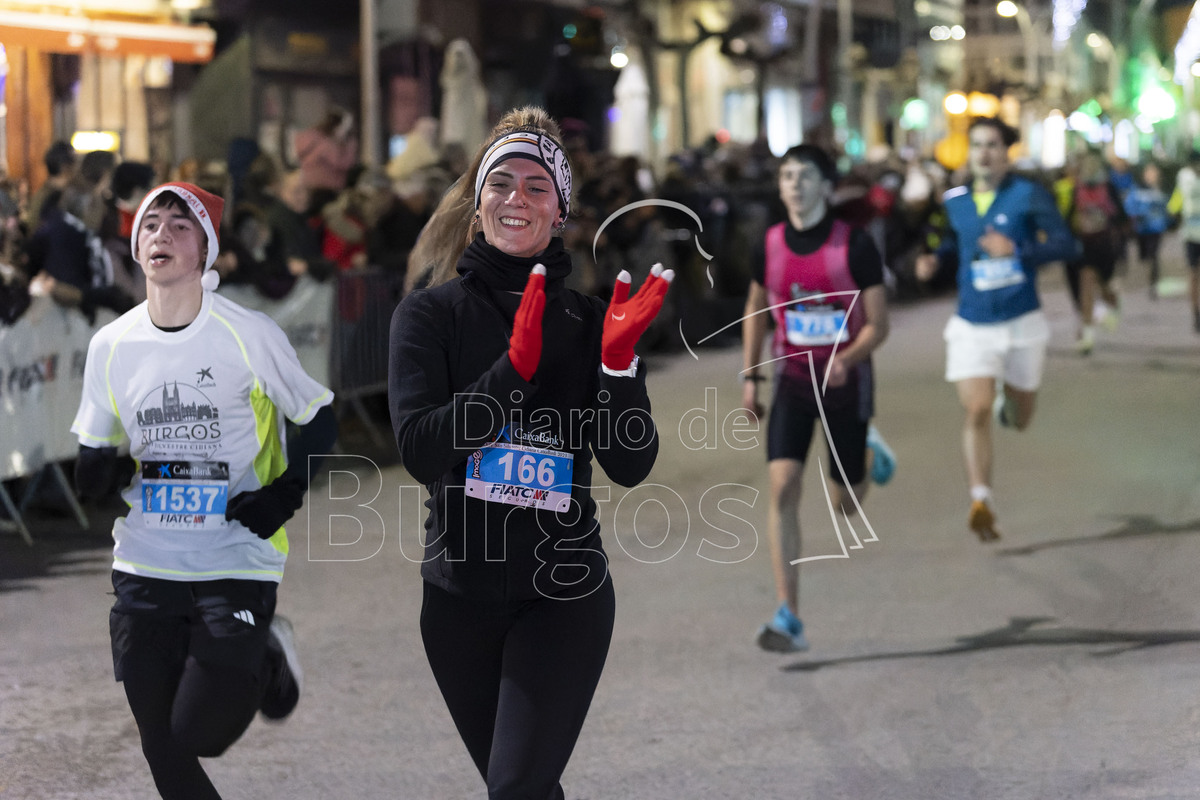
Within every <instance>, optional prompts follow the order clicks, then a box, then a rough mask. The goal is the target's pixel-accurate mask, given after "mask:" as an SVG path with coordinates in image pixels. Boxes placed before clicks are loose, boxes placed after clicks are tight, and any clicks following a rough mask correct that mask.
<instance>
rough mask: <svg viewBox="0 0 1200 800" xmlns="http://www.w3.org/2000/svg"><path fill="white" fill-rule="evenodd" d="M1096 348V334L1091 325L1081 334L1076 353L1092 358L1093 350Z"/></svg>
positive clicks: (1077, 341) (1077, 340)
mask: <svg viewBox="0 0 1200 800" xmlns="http://www.w3.org/2000/svg"><path fill="white" fill-rule="evenodd" d="M1095 346H1096V332H1095V331H1094V330H1093V329H1092V326H1091V325H1086V326H1084V328H1083V330H1081V331H1080V332H1079V338H1078V339H1076V340H1075V352H1077V353H1079V355H1081V356H1090V355H1091V354H1092V348H1094V347H1095Z"/></svg>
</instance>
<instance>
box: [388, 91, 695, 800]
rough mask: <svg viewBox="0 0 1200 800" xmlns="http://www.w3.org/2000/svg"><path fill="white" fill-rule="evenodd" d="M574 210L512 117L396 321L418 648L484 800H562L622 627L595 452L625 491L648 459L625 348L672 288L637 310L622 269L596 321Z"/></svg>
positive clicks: (536, 124) (463, 192)
mask: <svg viewBox="0 0 1200 800" xmlns="http://www.w3.org/2000/svg"><path fill="white" fill-rule="evenodd" d="M570 207H571V167H570V164H569V163H568V160H567V156H566V153H565V151H564V150H563V147H562V144H561V138H560V135H559V130H558V126H557V124H555V123H554V121H553V120H551V119H550V118H549V117H548V116H547V115H546V113H545V112H544V111H542V110H541V109H537V108H523V109H519V110H515V111H511V112H509V113H507V114H506V115H505V116H504V117H503V118H502V119H501V120H500V122H499V123H498V124H497V126H496V127H495V129H494V130H493V131H492V133H491V135H490V136H489V137H488V141H487V144H486V145H484V146H483V147H482V148H481V149H480V151H479V152H478V153H477V154H476V155H475V159H474V161H473V162H472V165H471V167H470V168H469V170H468V171H467V173H466V174H465V175H463V176H462V177H461V178H459V180H458V182H457V183H456V184H455V186H454V187H452V188H451V190H450V191H449V193H448V194H447V195H446V197H445V198H443V200H442V203H441V204H440V205H439V207H438V209H437V211H436V212H435V213H434V216H433V218H432V219H431V220H430V222H429V224H428V226H427V227H426V229H425V231H424V232H423V233H422V238H426V237H430V238H428V239H427V242H430V241H432V242H440V243H442V244H441V247H440V248H439V249H438V251H437V252H436V254H435V255H436V258H437V260H438V263H439V264H440V265H441V266H440V267H435V268H434V270H433V275H434V279H433V281H432V286H431V288H429V289H425V290H418V291H416V292H413V293H412V294H410V295H408V296H407V297H406V298H405V299H404V301H403V302H402V303H401V304H400V307H399V308H397V310H396V313H395V316H394V317H393V319H392V333H391V370H390V376H389V405H390V408H391V414H392V425H393V427H394V429H395V434H396V443H397V445H398V447H399V449H400V457H401V461H402V462H403V464H404V466H405V468H406V469H407V470H408V471H409V473H410V474H411V475H412V476H413V477H415V478H417V480H419V481H421V482H422V483H424V484H425V485H426V487H427V488H428V490H429V494H430V499H429V501H428V503H427V504H426V505H427V506H428V508H429V517H428V519H427V520H426V522H425V529H426V531H425V535H426V541H427V545H426V554H425V561H424V563H423V564H422V568H421V574H422V577H423V578H424V579H425V584H424V601H423V605H422V608H421V635H422V638H423V640H424V643H425V652H426V655H427V656H428V658H429V664H430V666H431V667H432V669H433V674H434V677H435V678H436V679H437V683H438V687H439V688H440V689H441V692H442V696H443V698H444V699H445V701H446V705H447V707H448V708H449V710H450V716H451V717H452V718H453V720H454V724H455V726H456V727H457V728H458V732H459V734H460V735H461V736H462V739H463V742H464V743H465V744H466V746H467V750H468V752H469V753H470V756H471V758H472V759H473V760H474V762H475V766H476V767H477V768H478V770H479V773H480V775H482V776H483V778H484V780H485V781H486V783H487V788H488V796H489V797H490V798H492V799H493V800H497V799H498V798H520V800H550V798H562V797H563V790H562V787H561V786H560V785H559V778H560V776H561V775H562V773H563V770H564V769H565V768H566V765H567V761H568V759H569V758H570V755H571V751H572V749H573V748H574V746H575V741H576V739H577V738H578V736H579V732H580V730H581V729H582V727H583V721H584V717H585V716H586V715H587V711H588V707H589V706H590V704H591V700H592V695H593V693H594V691H595V689H596V685H597V683H598V682H599V680H600V673H601V671H602V670H603V668H604V661H605V658H606V657H607V654H608V647H609V641H610V639H611V637H612V628H613V619H614V613H615V609H614V592H613V584H612V579H611V577H610V576H609V574H608V563H607V558H606V556H605V554H604V548H603V545H602V544H601V540H600V525H599V522H598V521H597V519H596V503H595V501H594V500H593V499H592V496H591V492H590V487H591V484H592V458H593V457H595V459H596V461H598V462H599V463H600V465H601V466H602V467H603V468H604V471H605V473H607V475H608V476H609V478H611V479H612V480H613V481H614V482H616V483H618V484H620V485H622V486H633V485H636V484H637V483H639V482H640V481H641V480H642V479H644V478H645V477H646V475H647V474H648V473H649V472H650V469H651V467H653V465H654V461H655V458H656V456H657V454H658V433H657V431H656V429H655V426H654V420H653V419H652V418H651V416H650V400H649V398H648V397H647V394H646V383H645V370H644V367H642V366H640V365H639V362H638V358H637V356H635V355H634V345H635V344H636V343H637V340H638V338H639V337H640V336H641V334H642V333H643V332H644V331H645V330H646V327H647V326H648V325H649V324H650V322H651V320H653V318H654V316H655V314H657V313H658V310H659V308H661V306H662V303H663V298H664V296H665V295H666V292H667V288H668V284H669V283H670V281H671V279H672V277H673V274H672V273H671V271H670V270H667V271H666V272H664V271H662V269H661V267H655V268H654V269H653V270H652V271H651V274H650V277H649V278H647V280H646V282H645V284H643V285H642V287H641V288H640V290H639V291H638V292H637V293H636V294H634V295H633V296H632V297H631V296H630V288H631V287H630V277H629V274H628V273H625V272H623V273H622V274H621V275H620V276H618V278H617V282H616V287H615V289H614V291H613V299H612V303H611V304H610V305H609V306H608V307H607V308H606V307H605V304H604V302H603V301H601V300H599V299H597V298H594V297H586V296H584V295H582V294H580V293H579V292H575V291H572V290H570V289H567V288H566V287H565V286H564V285H563V284H564V279H565V278H566V277H567V275H568V273H570V271H571V257H570V256H569V255H568V254H567V252H566V251H565V250H564V249H563V244H562V239H561V238H558V237H557V236H555V235H554V234H555V232H556V231H559V230H561V228H562V225H563V223H564V221H565V220H566V218H567V214H568V213H569V212H570ZM450 266H453V268H454V269H455V270H456V272H457V277H453V279H450V275H449V274H448V273H449V267H450Z"/></svg>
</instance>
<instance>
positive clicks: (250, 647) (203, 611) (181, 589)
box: [108, 570, 279, 681]
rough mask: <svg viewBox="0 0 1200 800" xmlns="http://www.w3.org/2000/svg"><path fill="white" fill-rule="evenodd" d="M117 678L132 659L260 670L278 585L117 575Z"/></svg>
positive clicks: (111, 621)
mask: <svg viewBox="0 0 1200 800" xmlns="http://www.w3.org/2000/svg"><path fill="white" fill-rule="evenodd" d="M112 582H113V590H114V593H115V595H116V598H117V599H116V602H115V603H113V607H112V611H111V612H109V616H108V625H109V635H110V636H111V638H112V654H113V675H114V676H115V677H116V679H117V680H118V681H120V680H123V674H124V665H125V664H126V663H127V661H129V660H130V659H141V658H146V659H156V660H160V661H164V662H169V663H179V664H182V663H184V661H186V660H187V659H188V658H189V657H191V658H194V659H196V660H197V661H201V662H204V663H210V664H221V665H224V666H233V667H244V668H246V669H249V670H257V669H258V665H259V664H260V663H261V662H262V658H263V653H264V652H265V648H266V645H267V634H268V630H269V628H270V625H271V620H272V618H273V617H274V615H275V596H276V592H277V590H278V588H279V585H278V584H277V583H275V582H274V581H245V580H216V581H168V580H163V579H161V578H147V577H144V576H141V575H131V574H129V573H127V572H119V571H117V570H114V571H113V575H112Z"/></svg>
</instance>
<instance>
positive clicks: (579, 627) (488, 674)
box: [421, 578, 616, 800]
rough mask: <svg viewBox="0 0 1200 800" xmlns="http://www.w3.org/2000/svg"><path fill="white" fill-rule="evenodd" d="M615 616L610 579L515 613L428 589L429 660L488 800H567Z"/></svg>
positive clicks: (424, 617) (424, 614)
mask: <svg viewBox="0 0 1200 800" xmlns="http://www.w3.org/2000/svg"><path fill="white" fill-rule="evenodd" d="M615 615H616V602H615V597H614V594H613V586H612V579H611V578H606V579H605V581H604V584H603V585H602V586H601V587H600V588H599V589H597V590H596V591H595V592H592V593H591V594H589V595H587V596H586V597H582V598H578V599H571V600H555V599H552V598H540V599H537V600H531V601H529V602H527V603H525V604H523V605H521V606H520V607H518V608H515V609H508V608H494V607H491V606H483V605H480V604H478V603H476V602H472V601H470V600H465V599H463V598H461V597H457V596H455V595H451V594H450V593H448V592H446V591H444V590H442V589H439V588H438V587H436V586H432V585H430V584H428V583H426V584H425V598H424V603H423V605H422V607H421V637H422V639H423V640H424V642H425V654H426V656H427V657H428V658H429V665H430V667H431V668H432V669H433V675H434V677H435V678H436V679H437V683H438V688H440V689H441V691H442V697H443V698H444V699H445V701H446V705H447V707H448V708H449V709H450V716H451V717H453V719H454V724H455V726H456V727H457V728H458V733H459V735H460V736H462V739H463V742H464V743H465V744H466V745H467V750H468V752H469V753H470V755H471V758H472V759H473V760H474V762H475V766H476V767H477V768H478V769H479V773H480V774H481V775H482V776H483V779H484V780H485V781H486V782H487V788H488V797H489V798H490V800H542V799H543V798H545V800H561V799H562V797H563V790H562V787H561V786H560V785H559V782H558V781H559V778H560V777H561V776H562V773H563V770H565V769H566V766H567V761H568V759H570V757H571V751H572V750H573V749H574V748H575V741H576V739H578V738H579V732H580V730H581V729H582V728H583V720H584V718H585V717H586V716H587V712H588V707H589V706H590V705H591V702H592V695H593V693H594V692H595V691H596V685H597V684H598V683H599V681H600V673H601V672H602V671H603V670H604V661H605V659H606V658H607V656H608V646H609V642H610V641H611V640H612V630H613V619H614V617H615Z"/></svg>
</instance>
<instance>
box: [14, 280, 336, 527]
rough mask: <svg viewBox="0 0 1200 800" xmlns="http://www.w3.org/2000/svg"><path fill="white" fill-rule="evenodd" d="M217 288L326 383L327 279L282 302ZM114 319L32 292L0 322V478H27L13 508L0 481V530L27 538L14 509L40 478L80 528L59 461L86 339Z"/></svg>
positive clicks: (70, 437)
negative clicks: (261, 319) (54, 488)
mask: <svg viewBox="0 0 1200 800" xmlns="http://www.w3.org/2000/svg"><path fill="white" fill-rule="evenodd" d="M220 293H221V294H223V295H225V296H226V297H228V298H230V299H231V300H233V301H234V302H236V303H239V304H241V305H243V306H246V307H247V308H253V309H256V310H259V311H262V312H263V313H265V314H267V315H268V316H269V317H271V318H272V319H274V320H275V321H276V322H277V323H278V324H279V326H280V327H281V328H283V330H284V332H285V333H286V334H287V336H288V340H289V341H290V342H291V343H292V346H293V347H294V348H295V349H296V355H297V356H298V357H299V359H300V363H301V364H302V365H303V366H304V369H305V370H306V371H307V372H308V373H309V374H310V375H312V376H313V378H315V379H316V380H318V381H320V382H321V383H322V384H324V385H326V386H329V385H330V333H331V325H332V319H333V307H334V286H333V282H332V281H331V282H328V283H324V284H321V283H317V282H316V281H313V280H311V279H309V278H307V277H305V278H302V279H300V280H299V281H297V283H296V286H295V287H294V288H293V289H292V291H291V292H289V293H288V295H287V297H285V298H283V299H282V300H269V299H266V298H264V297H262V296H261V295H260V294H258V292H257V291H256V290H255V289H253V288H251V287H245V286H229V287H224V288H222V289H221V290H220ZM113 319H115V315H114V314H113V313H112V312H110V311H101V312H100V313H99V314H97V317H96V321H95V324H88V321H87V319H86V318H85V317H84V316H83V314H81V313H80V312H79V311H77V310H74V309H67V308H63V307H61V306H59V305H58V304H56V303H55V302H54V301H53V300H51V299H50V298H47V297H38V298H34V300H33V303H32V304H31V305H30V307H29V310H28V311H26V312H25V314H24V315H23V316H21V318H20V319H18V320H17V321H16V322H15V323H14V324H13V325H9V326H0V481H7V480H11V479H14V478H23V477H29V476H33V477H34V480H33V481H31V482H30V483H29V485H28V486H26V488H25V492H24V496H23V497H22V500H21V503H20V506H19V507H18V505H17V504H16V503H14V502H13V500H12V497H11V496H10V495H9V493H8V491H7V489H6V488H5V486H4V484H3V483H0V507H2V508H3V510H4V511H5V512H6V513H7V516H8V519H7V520H5V519H2V518H0V530H16V531H17V532H18V533H20V534H21V536H22V537H23V538H24V539H25V541H27V542H30V543H32V539H31V538H30V536H29V530H28V528H27V527H26V525H25V523H24V520H23V519H22V517H21V513H22V511H23V510H24V508H25V506H26V505H27V504H28V502H29V500H30V499H31V497H32V495H33V492H34V491H35V490H36V488H37V486H38V484H39V483H40V482H41V479H42V478H43V477H50V478H51V479H53V480H54V481H55V482H56V483H57V484H58V486H59V488H60V489H61V490H62V491H63V493H64V494H65V495H67V498H66V499H67V502H68V504H69V505H70V506H71V508H72V510H73V511H74V512H75V516H76V518H77V519H78V520H79V523H80V525H81V526H82V527H85V528H86V527H87V518H86V516H84V514H83V510H82V509H81V508H80V507H79V505H78V503H76V501H75V498H74V496H73V494H72V493H71V490H70V484H69V483H68V482H67V481H66V477H65V475H64V474H63V471H62V467H61V466H60V462H63V461H68V460H70V459H73V458H75V455H76V453H78V451H79V442H78V440H77V439H76V438H75V436H74V434H72V433H71V431H70V428H71V421H72V420H73V419H74V418H75V412H76V410H77V409H78V408H79V397H80V394H81V393H82V391H83V367H84V364H85V362H86V360H87V349H88V343H89V342H90V341H91V338H92V335H93V334H94V333H95V332H96V331H97V330H99V329H100V327H102V326H103V325H105V324H107V323H108V322H110V321H112V320H113Z"/></svg>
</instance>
